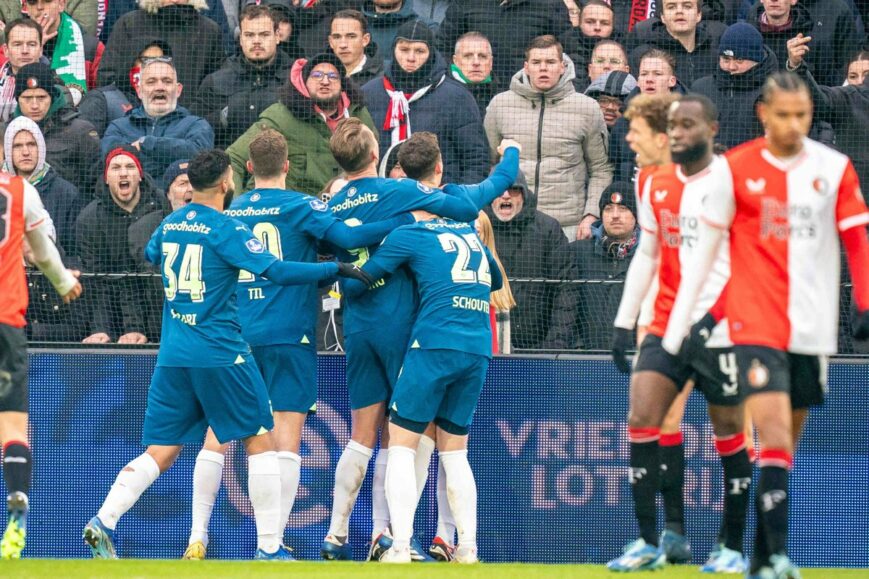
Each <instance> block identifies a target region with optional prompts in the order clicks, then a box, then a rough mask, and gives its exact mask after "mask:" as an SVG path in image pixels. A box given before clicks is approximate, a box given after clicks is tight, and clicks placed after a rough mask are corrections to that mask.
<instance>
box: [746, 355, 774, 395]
mask: <svg viewBox="0 0 869 579" xmlns="http://www.w3.org/2000/svg"><path fill="white" fill-rule="evenodd" d="M746 378H748V385H749V386H751V387H752V388H763V387H764V386H766V385H767V384H769V368H767V367H766V366H764V365H763V363H762V362H761V361H760V360H758V359H757V358H755V359H754V360H752V361H751V366H750V367H749V368H748V373H747V374H746Z"/></svg>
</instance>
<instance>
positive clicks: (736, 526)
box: [607, 95, 751, 573]
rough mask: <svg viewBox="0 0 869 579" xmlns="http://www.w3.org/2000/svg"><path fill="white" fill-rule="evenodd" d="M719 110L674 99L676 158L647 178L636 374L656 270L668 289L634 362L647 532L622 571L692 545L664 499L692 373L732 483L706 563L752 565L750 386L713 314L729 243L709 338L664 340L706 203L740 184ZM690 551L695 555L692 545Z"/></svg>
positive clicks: (621, 351)
mask: <svg viewBox="0 0 869 579" xmlns="http://www.w3.org/2000/svg"><path fill="white" fill-rule="evenodd" d="M717 115H718V112H717V111H716V109H715V105H714V104H713V103H712V102H711V101H709V99H707V98H705V97H703V96H700V95H688V96H684V97H682V98H681V99H680V100H679V101H678V102H676V103H674V104H673V105H671V106H670V109H669V113H668V118H667V135H668V137H669V140H670V151H671V155H672V159H673V163H671V164H669V165H665V166H662V167H659V168H657V169H656V170H654V171H653V172H643V173H641V175H640V181H639V184H638V191H639V192H640V209H639V221H640V227H642V228H643V235H642V237H641V238H640V245H639V247H638V248H637V251H636V254H635V256H634V260H633V262H632V263H631V266H630V268H629V269H628V275H627V279H626V281H625V288H624V294H623V295H622V301H621V304H620V305H619V311H618V314H617V315H616V319H615V332H614V334H613V346H612V352H613V361H614V362H615V364H616V366H617V367H618V369H619V370H620V371H621V372H624V373H628V372H630V371H631V368H630V365H629V364H628V361H627V357H626V355H625V353H626V351H627V350H628V349H629V348H631V347H632V341H633V330H634V326H635V324H636V320H637V316H638V314H639V311H640V306H641V304H642V302H643V300H644V299H645V297H646V295H647V294H648V292H649V288H650V287H652V284H653V279H654V278H655V277H656V276H657V279H658V291H657V295H656V297H655V304H654V317H653V319H652V323H651V324H650V325H649V327H648V334H647V335H646V337H645V338H644V339H643V341H642V343H641V344H640V351H639V354H638V357H637V359H636V361H635V364H634V368H633V370H634V374H633V376H632V379H631V386H630V411H629V413H628V438H629V441H630V482H631V490H632V494H633V498H634V509H635V514H636V518H637V522H638V523H639V528H640V537H639V538H638V539H637V540H635V541H634V542H632V543H631V544H629V545H628V546H627V548H626V549H625V551H624V552H623V554H622V555H621V556H619V557H617V558H615V559H613V560H612V561H610V562H609V563H608V564H607V567H608V568H609V569H611V570H613V571H646V570H654V569H659V568H661V567H663V566H664V564H665V563H666V562H667V561H668V553H670V552H673V548H672V547H673V544H683V545H685V547H687V541H686V539H685V537H684V534H685V531H684V529H683V528H679V527H676V528H673V527H671V526H670V525H669V524H668V526H667V528H666V529H665V531H664V533H663V535H662V536H661V539H660V543H659V538H658V533H657V530H656V526H657V525H656V522H657V521H656V512H655V496H656V494H657V492H658V490H659V488H660V487H661V472H662V469H661V458H660V450H659V446H660V442H661V438H662V436H661V427H662V425H663V423H664V419H665V417H666V416H667V412H668V410H669V409H670V407H671V406H672V405H673V403H674V401H675V400H676V399H677V397H678V396H679V393H680V392H681V391H682V390H683V389H684V388H685V387H686V385H687V383H688V382H689V380H693V381H694V385H695V387H696V388H697V390H699V391H701V392H702V393H703V394H704V396H705V398H706V401H707V404H708V409H709V417H710V419H711V421H712V429H713V432H714V434H715V447H716V449H717V450H718V453H719V455H720V457H721V462H722V466H723V471H724V488H726V489H728V492H727V494H726V495H725V499H724V503H725V504H724V523H725V524H724V532H723V533H722V535H723V537H722V539H723V544H722V545H719V548H717V549H716V550H715V551H713V553H712V554H710V560H709V561H708V562H707V564H706V566H705V567H704V570H709V571H713V572H720V571H726V572H739V573H741V572H743V571H744V570H745V569H744V562H743V556H742V539H743V534H744V531H745V513H746V509H747V506H748V491H749V486H750V484H751V464H750V462H749V460H748V454H747V452H746V445H745V434H744V433H743V410H742V395H741V394H742V393H741V392H740V387H739V384H738V383H737V377H736V372H735V369H736V363H735V357H734V354H733V352H732V349H731V348H730V346H731V343H730V339H729V336H728V332H727V327H726V325H725V324H719V323H718V321H719V320H720V315H715V314H713V313H707V312H709V310H710V309H713V311H715V312H717V311H718V310H719V309H720V307H721V305H722V304H721V303H720V302H721V301H722V300H721V299H720V297H721V295H722V290H723V289H724V286H725V285H726V284H727V281H728V279H729V277H730V254H729V251H728V250H727V249H726V248H722V249H721V251H720V252H718V253H716V254H715V255H714V269H713V268H710V274H709V276H708V277H707V278H706V280H705V282H704V284H703V288H702V290H703V291H702V296H701V299H700V300H699V301H698V303H697V307H696V308H694V310H692V312H691V320H692V321H695V322H696V321H699V322H700V324H699V325H698V330H699V329H700V328H702V330H704V331H705V335H706V336H707V337H708V340H705V341H701V342H700V345H699V347H696V348H694V349H692V350H691V354H692V355H691V356H690V358H687V357H686V358H683V357H680V356H676V355H674V354H671V353H670V352H668V351H666V350H664V348H663V346H662V344H661V342H662V339H663V337H664V334H665V332H666V330H667V324H668V320H669V318H670V314H671V309H672V305H673V300H674V299H675V296H676V292H677V291H678V289H679V284H680V280H681V279H682V276H684V275H686V272H688V271H690V270H691V267H692V263H693V262H692V259H693V257H694V256H695V255H696V254H695V253H694V250H695V248H696V246H697V236H698V231H699V227H700V226H699V220H700V215H701V213H702V210H703V205H704V203H705V202H709V200H711V199H714V198H716V197H717V196H720V195H726V193H727V188H728V187H729V183H730V182H731V176H730V169H729V167H728V165H727V162H726V161H725V160H724V159H723V158H721V157H716V156H715V155H714V154H713V151H712V147H713V145H712V143H713V140H714V137H715V132H716V130H717V125H718V122H717ZM700 334H701V335H702V332H700ZM680 526H681V524H680ZM685 551H687V553H690V551H688V550H687V548H686V549H685ZM687 553H686V554H687ZM674 562H675V561H674Z"/></svg>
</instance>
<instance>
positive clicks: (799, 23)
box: [747, 2, 817, 73]
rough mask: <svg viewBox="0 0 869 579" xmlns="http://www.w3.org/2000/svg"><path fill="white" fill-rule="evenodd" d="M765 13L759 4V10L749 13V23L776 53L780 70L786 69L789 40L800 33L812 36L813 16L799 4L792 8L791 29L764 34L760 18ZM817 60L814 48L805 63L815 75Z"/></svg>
mask: <svg viewBox="0 0 869 579" xmlns="http://www.w3.org/2000/svg"><path fill="white" fill-rule="evenodd" d="M763 12H764V11H763V6H762V5H760V4H758V8H755V9H753V10H752V11H751V12H750V13H749V15H748V20H747V22H748V23H749V24H751V25H752V26H754V27H755V28H757V30H758V31H759V32H760V34H761V36H763V43H764V44H765V45H766V46H767V47H769V48H770V49H771V50H772V51H773V52H774V53H775V57H776V59H778V66H779V68H780V69H784V67H785V63H786V62H787V60H788V47H787V42H788V40H790V39H791V38H793V37H794V36H796V35H797V34H800V33H802V34H803V35H804V36H811V35H812V28H813V27H814V25H815V23H814V22H813V21H812V15H811V14H809V10H808V8H806V7H805V6H804V5H803V3H802V2H797V3H796V4H795V5H794V6H793V7H791V26H790V28H788V29H787V30H783V31H781V32H764V31H763V30H762V29H761V26H760V16H761V14H763ZM816 60H817V55H816V54H815V51H814V46H813V47H812V50H810V51H809V53H808V54H807V55H806V57H805V63H806V64H807V65H808V66H809V68H810V69H811V71H812V72H813V73H814V72H817V69H816V67H815V66H814V63H815V61H816Z"/></svg>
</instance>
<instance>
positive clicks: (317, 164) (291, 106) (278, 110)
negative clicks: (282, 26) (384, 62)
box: [226, 52, 374, 195]
mask: <svg viewBox="0 0 869 579" xmlns="http://www.w3.org/2000/svg"><path fill="white" fill-rule="evenodd" d="M344 70H345V69H344V65H343V64H342V63H341V61H340V60H339V59H338V57H337V56H335V54H333V53H331V52H328V53H322V54H318V55H317V56H315V57H313V58H311V59H310V60H306V59H304V58H300V59H299V60H297V61H296V62H295V63H293V66H292V68H291V69H290V78H289V82H288V83H287V84H285V85H284V86H283V87H282V88H281V89H280V93H279V97H278V102H277V103H275V104H273V105H272V106H270V107H269V108H267V109H266V110H264V111H263V112H262V113H261V114H260V116H259V118H258V119H257V121H256V122H255V123H254V124H253V125H252V126H251V127H250V128H249V129H248V130H247V131H245V133H244V134H242V135H241V136H240V137H239V138H238V139H236V141H235V142H234V143H233V144H232V145H230V146H229V148H228V149H227V150H226V152H227V153H228V154H229V156H230V158H231V159H232V167H233V173H234V175H235V176H234V179H235V185H236V190H237V191H238V192H239V193H242V192H244V191H247V190H249V189H252V188H253V175H252V174H251V173H250V172H249V171H248V169H247V161H248V159H249V158H250V143H251V141H253V139H254V138H255V137H256V136H257V135H258V134H259V133H260V130H261V127H263V126H265V127H268V128H271V129H275V130H276V131H278V132H279V133H280V134H281V135H283V137H284V139H286V141H287V159H289V161H290V171H289V173H287V178H286V188H287V189H290V190H292V191H300V192H302V193H307V194H308V195H317V194H318V193H319V192H320V191H321V190H322V189H323V186H324V185H325V184H326V183H327V182H328V181H329V180H330V179H331V178H332V177H334V176H335V175H337V174H338V173H339V172H340V168H339V167H338V163H337V162H336V161H335V158H334V157H333V156H332V153H331V151H329V138H330V137H331V136H332V133H333V132H334V131H335V128H336V127H337V126H338V123H339V122H340V121H341V120H343V119H345V118H349V117H356V118H359V119H360V120H362V122H363V123H365V124H366V125H367V126H368V127H369V128H371V129H373V128H374V123H373V122H372V121H371V115H369V114H368V110H367V109H366V108H365V106H364V104H363V101H362V96H361V95H360V94H359V91H358V89H357V88H356V86H355V84H353V83H349V82H348V81H347V77H346V76H345V74H344Z"/></svg>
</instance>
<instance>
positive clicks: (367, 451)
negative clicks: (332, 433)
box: [345, 440, 374, 458]
mask: <svg viewBox="0 0 869 579" xmlns="http://www.w3.org/2000/svg"><path fill="white" fill-rule="evenodd" d="M345 448H346V449H347V450H352V451H353V452H358V453H359V454H362V455H364V456H367V457H368V458H371V457H372V456H374V449H373V448H368V447H367V446H363V445H361V444H359V443H358V442H356V441H355V440H348V441H347V446H346V447H345Z"/></svg>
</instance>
